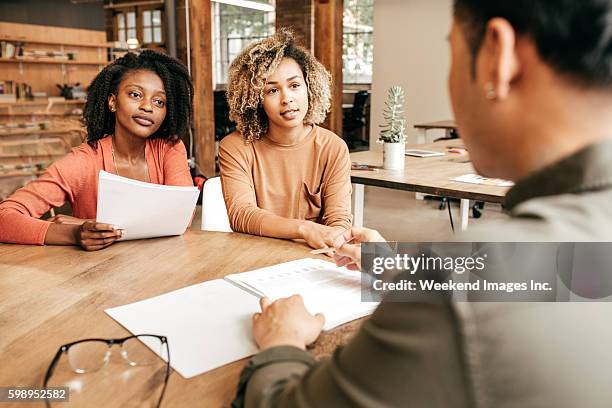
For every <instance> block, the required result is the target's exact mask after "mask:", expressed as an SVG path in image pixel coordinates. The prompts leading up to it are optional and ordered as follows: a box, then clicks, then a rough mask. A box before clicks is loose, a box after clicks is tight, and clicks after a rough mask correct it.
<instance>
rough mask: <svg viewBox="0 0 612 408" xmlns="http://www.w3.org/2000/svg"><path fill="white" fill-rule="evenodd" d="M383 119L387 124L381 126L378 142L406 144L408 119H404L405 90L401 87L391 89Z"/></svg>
mask: <svg viewBox="0 0 612 408" xmlns="http://www.w3.org/2000/svg"><path fill="white" fill-rule="evenodd" d="M385 105H386V108H385V110H384V111H383V118H384V119H385V121H386V123H385V124H384V125H381V126H380V127H381V128H383V129H382V130H381V131H380V137H379V138H378V142H379V143H382V142H385V143H405V142H406V134H405V133H404V132H405V131H406V119H404V115H403V113H404V90H403V89H402V87H401V86H392V87H391V88H389V96H388V98H387V101H386V102H385Z"/></svg>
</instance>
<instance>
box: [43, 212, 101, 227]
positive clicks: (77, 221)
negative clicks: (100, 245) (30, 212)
mask: <svg viewBox="0 0 612 408" xmlns="http://www.w3.org/2000/svg"><path fill="white" fill-rule="evenodd" d="M47 221H49V222H52V223H54V224H74V225H83V223H85V222H86V221H94V220H84V219H82V218H76V217H72V216H70V215H64V214H58V215H54V216H53V217H51V218H49V219H47Z"/></svg>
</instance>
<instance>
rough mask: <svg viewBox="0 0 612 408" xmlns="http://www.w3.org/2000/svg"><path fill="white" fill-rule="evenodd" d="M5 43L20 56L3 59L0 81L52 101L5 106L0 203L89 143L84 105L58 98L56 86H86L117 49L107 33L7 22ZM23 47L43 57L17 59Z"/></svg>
mask: <svg viewBox="0 0 612 408" xmlns="http://www.w3.org/2000/svg"><path fill="white" fill-rule="evenodd" d="M1 41H4V42H10V43H11V44H13V45H14V46H15V55H11V58H5V57H6V55H3V57H2V58H0V80H2V81H5V83H6V81H13V83H15V84H16V83H26V84H28V85H29V86H30V87H31V88H32V91H34V92H45V93H46V94H47V95H48V96H49V98H42V99H35V100H31V101H30V100H23V99H20V100H18V101H17V102H16V103H2V102H0V200H2V199H4V198H6V197H7V196H8V195H9V194H11V193H12V192H13V191H15V190H16V189H17V188H19V187H21V186H23V185H24V184H25V183H27V182H28V181H29V180H31V179H34V178H35V177H37V176H39V175H40V174H42V173H43V172H44V170H45V169H46V168H47V167H48V166H49V165H50V164H51V163H52V162H53V161H54V160H57V159H58V158H60V157H61V156H63V155H64V154H66V153H67V152H68V151H69V150H70V148H71V147H73V146H77V145H79V144H80V143H82V141H83V140H84V139H85V129H84V128H83V126H82V124H81V121H80V119H81V116H82V112H83V106H84V103H85V102H84V101H80V100H65V99H63V98H58V97H57V95H59V93H60V90H59V89H58V88H57V84H59V85H62V84H75V83H77V82H78V83H80V84H81V85H82V86H84V87H86V86H87V85H89V83H91V80H92V79H93V78H94V77H95V75H96V74H97V73H98V72H99V71H100V70H101V69H102V68H103V67H104V66H105V65H106V64H107V63H108V55H109V49H111V48H112V45H111V44H108V43H107V42H106V34H105V33H104V32H103V31H91V30H79V29H71V28H60V27H47V26H37V25H29V24H16V23H5V22H0V42H1ZM19 48H22V49H23V51H24V53H31V54H34V52H36V54H39V55H41V56H40V57H36V58H34V57H32V56H25V57H24V56H19V55H16V54H17V52H18V51H19ZM5 49H6V48H5ZM46 53H47V54H48V55H55V57H52V56H47V55H45V54H46ZM69 54H70V55H69ZM68 58H71V59H68Z"/></svg>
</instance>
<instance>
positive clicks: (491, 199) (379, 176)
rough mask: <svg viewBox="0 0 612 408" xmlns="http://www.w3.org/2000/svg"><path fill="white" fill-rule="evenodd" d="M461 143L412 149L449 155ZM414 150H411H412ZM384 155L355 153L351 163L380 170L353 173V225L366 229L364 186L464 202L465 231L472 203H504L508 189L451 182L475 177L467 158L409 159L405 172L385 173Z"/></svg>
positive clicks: (371, 152)
mask: <svg viewBox="0 0 612 408" xmlns="http://www.w3.org/2000/svg"><path fill="white" fill-rule="evenodd" d="M462 145H463V144H462V142H461V140H459V139H455V140H442V141H439V142H436V143H432V144H428V145H418V146H412V147H416V148H419V149H424V150H433V151H438V152H443V153H446V150H447V149H446V147H447V146H462ZM410 147H411V146H407V148H410ZM382 155H383V154H382V152H381V151H372V150H369V151H366V152H358V153H351V161H353V162H358V163H360V164H368V165H371V166H377V167H379V169H378V171H364V170H352V171H351V182H352V183H353V203H352V204H353V216H354V218H353V224H354V225H355V226H359V227H360V226H363V207H364V186H376V187H385V188H391V189H394V190H404V191H415V192H417V193H425V194H432V195H438V196H443V197H451V198H458V199H460V210H461V230H465V229H466V228H467V225H468V218H469V207H470V200H476V201H484V202H488V203H502V202H503V201H504V196H505V194H506V191H508V187H497V186H486V185H480V184H468V183H460V182H457V181H452V180H451V179H453V178H455V177H458V176H463V175H465V174H469V173H475V170H474V168H473V166H472V164H471V163H470V162H469V161H468V160H469V157H468V155H467V154H454V153H446V154H445V155H444V156H438V157H411V156H406V163H405V168H404V170H399V171H397V170H384V169H383V168H382Z"/></svg>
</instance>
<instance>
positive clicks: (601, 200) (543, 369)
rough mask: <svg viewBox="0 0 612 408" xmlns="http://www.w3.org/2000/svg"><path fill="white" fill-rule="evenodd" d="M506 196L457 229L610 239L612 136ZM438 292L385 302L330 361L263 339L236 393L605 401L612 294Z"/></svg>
mask: <svg viewBox="0 0 612 408" xmlns="http://www.w3.org/2000/svg"><path fill="white" fill-rule="evenodd" d="M506 208H507V209H508V210H509V211H510V215H511V218H509V219H508V220H507V221H505V222H501V223H496V224H495V225H490V224H489V225H487V226H486V228H484V227H483V228H480V229H479V228H473V229H471V230H470V231H469V233H468V234H465V235H464V236H462V237H461V239H462V240H467V241H479V242H483V241H506V242H507V241H512V242H521V241H526V242H532V241H553V242H558V241H570V242H571V241H611V242H612V141H606V142H602V143H598V144H596V145H593V146H590V147H588V148H586V149H584V150H582V151H580V152H578V153H576V154H574V155H573V156H571V157H569V158H566V159H564V160H562V161H560V162H559V163H557V164H555V165H553V166H550V167H548V168H546V169H543V170H541V171H539V172H537V173H536V174H533V175H531V176H529V177H528V178H526V179H525V180H522V181H520V182H518V183H517V184H516V185H515V186H514V187H513V188H512V189H511V190H510V191H509V192H508V194H507V196H506ZM610 269H611V273H612V265H611V267H610ZM436 296H438V298H436ZM440 296H441V295H432V299H430V301H424V302H422V303H418V304H417V303H394V302H382V303H381V305H380V306H379V308H378V309H377V310H376V311H375V313H374V314H373V315H372V316H371V318H370V319H368V320H367V321H366V322H364V324H363V326H362V327H361V329H360V330H359V332H358V333H357V334H356V336H355V338H354V339H353V340H352V341H351V342H350V343H349V344H348V345H347V346H345V347H343V348H340V349H338V350H336V352H335V354H334V355H333V357H332V358H331V359H329V360H326V361H322V362H318V363H317V362H315V361H314V359H313V358H312V357H311V356H310V354H309V353H308V352H305V351H302V350H299V349H297V348H293V347H275V348H271V349H268V350H265V351H262V352H261V353H259V354H257V355H256V356H254V357H253V358H252V359H251V361H250V362H249V364H248V365H247V367H246V368H245V370H244V371H243V373H242V376H241V382H240V385H239V389H238V394H237V397H236V399H235V401H234V405H235V406H246V407H258V408H259V407H262V408H263V407H457V408H459V407H495V408H499V407H555V408H560V407H568V408H569V407H602V408H603V407H610V406H612V308H611V307H609V306H610V304H602V303H584V304H576V303H510V304H508V303H505V304H502V303H452V302H448V301H447V300H446V299H442V298H441V297H440Z"/></svg>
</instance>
